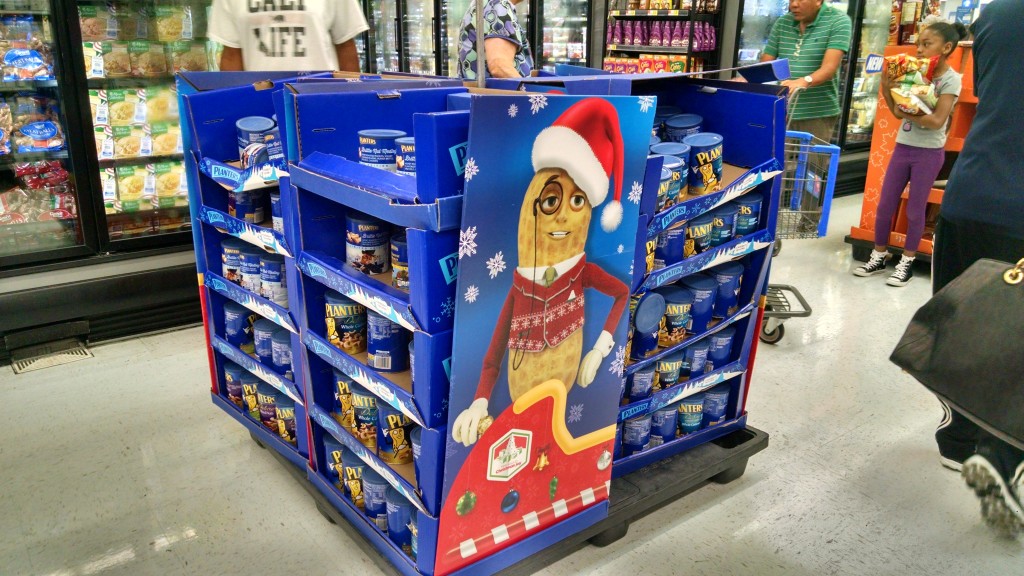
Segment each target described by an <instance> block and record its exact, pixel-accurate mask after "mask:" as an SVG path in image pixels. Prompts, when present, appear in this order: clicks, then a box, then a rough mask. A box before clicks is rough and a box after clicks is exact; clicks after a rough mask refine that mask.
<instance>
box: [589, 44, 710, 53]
mask: <svg viewBox="0 0 1024 576" xmlns="http://www.w3.org/2000/svg"><path fill="white" fill-rule="evenodd" d="M608 51H609V52H638V53H639V52H643V53H645V54H648V53H649V54H681V55H687V54H706V53H708V52H714V50H690V49H688V48H672V47H667V48H666V47H664V46H646V45H642V44H609V45H608Z"/></svg>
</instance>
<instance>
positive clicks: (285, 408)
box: [277, 394, 297, 446]
mask: <svg viewBox="0 0 1024 576" xmlns="http://www.w3.org/2000/svg"><path fill="white" fill-rule="evenodd" d="M277 435H278V436H280V437H281V439H282V440H284V441H285V442H287V443H289V444H291V445H292V446H295V445H296V444H297V441H296V440H295V401H294V400H292V399H291V398H289V397H288V396H286V395H284V394H280V395H278V397H277Z"/></svg>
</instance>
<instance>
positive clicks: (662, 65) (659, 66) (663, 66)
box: [651, 54, 668, 72]
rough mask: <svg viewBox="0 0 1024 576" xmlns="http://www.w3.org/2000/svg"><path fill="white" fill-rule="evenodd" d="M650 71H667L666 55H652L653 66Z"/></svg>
mask: <svg viewBox="0 0 1024 576" xmlns="http://www.w3.org/2000/svg"><path fill="white" fill-rule="evenodd" d="M651 72H668V56H665V55H663V54H656V55H655V56H654V66H653V67H652V68H651Z"/></svg>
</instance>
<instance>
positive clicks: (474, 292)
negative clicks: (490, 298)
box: [466, 286, 480, 304]
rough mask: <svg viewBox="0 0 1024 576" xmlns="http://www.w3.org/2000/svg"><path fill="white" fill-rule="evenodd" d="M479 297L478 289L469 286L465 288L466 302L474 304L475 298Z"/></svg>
mask: <svg viewBox="0 0 1024 576" xmlns="http://www.w3.org/2000/svg"><path fill="white" fill-rule="evenodd" d="M479 295H480V289H479V288H477V287H476V286H470V287H469V288H466V302H469V303H470V304H472V303H473V302H476V297H477V296H479Z"/></svg>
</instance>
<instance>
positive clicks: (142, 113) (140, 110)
mask: <svg viewBox="0 0 1024 576" xmlns="http://www.w3.org/2000/svg"><path fill="white" fill-rule="evenodd" d="M139 92H141V90H90V91H89V105H90V107H91V108H92V119H93V124H109V125H111V126H128V125H131V124H140V123H142V122H145V121H146V107H145V105H144V103H143V101H142V98H140V96H139Z"/></svg>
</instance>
